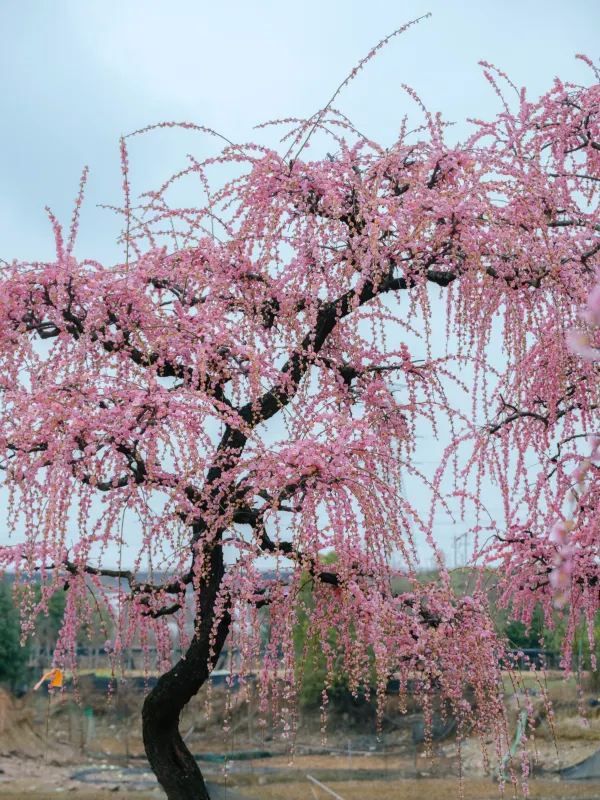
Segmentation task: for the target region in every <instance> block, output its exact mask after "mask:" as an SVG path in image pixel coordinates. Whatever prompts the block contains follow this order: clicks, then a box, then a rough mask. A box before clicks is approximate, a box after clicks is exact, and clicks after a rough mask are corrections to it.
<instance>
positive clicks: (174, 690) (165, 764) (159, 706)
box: [142, 545, 230, 800]
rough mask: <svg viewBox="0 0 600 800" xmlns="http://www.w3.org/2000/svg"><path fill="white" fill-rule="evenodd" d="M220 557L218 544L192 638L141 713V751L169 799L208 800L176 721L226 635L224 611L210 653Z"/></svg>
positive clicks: (207, 672)
mask: <svg viewBox="0 0 600 800" xmlns="http://www.w3.org/2000/svg"><path fill="white" fill-rule="evenodd" d="M223 572H224V566H223V554H222V549H221V547H220V546H219V545H216V546H215V547H214V549H213V552H212V554H211V572H210V574H209V575H208V576H206V578H205V579H204V580H202V581H201V583H200V587H199V591H198V597H199V601H198V610H197V619H196V633H195V635H194V638H193V639H192V641H191V643H190V646H189V648H188V650H187V652H186V654H185V656H183V658H181V659H180V660H179V661H178V662H177V664H176V665H175V666H174V667H173V668H172V669H170V670H169V671H168V672H166V673H165V674H164V675H161V677H160V678H159V679H158V683H157V684H156V686H155V687H154V688H153V689H152V690H151V691H150V692H149V694H148V695H147V696H146V699H145V701H144V707H143V710H142V729H143V736H144V748H145V750H146V755H147V757H148V761H149V762H150V766H151V767H152V770H153V772H154V774H155V775H156V777H157V779H158V782H159V783H160V784H161V786H162V787H163V789H164V790H165V792H166V794H167V798H168V800H209V795H208V792H207V790H206V786H205V783H204V779H203V777H202V773H201V772H200V769H199V767H198V764H197V763H196V760H195V759H194V757H193V755H192V754H191V753H190V751H189V750H188V748H187V747H186V745H185V742H184V741H183V739H182V738H181V734H180V733H179V718H180V716H181V712H182V710H183V709H184V707H185V706H186V705H187V703H188V702H189V701H190V700H191V698H192V697H194V695H195V694H197V692H198V691H199V690H200V688H201V687H202V685H203V684H204V683H205V681H206V680H207V678H208V676H209V675H210V672H211V670H212V669H213V668H214V666H215V663H216V660H217V658H218V656H219V654H220V652H221V650H222V648H223V645H224V643H225V639H226V638H227V633H228V631H229V625H230V616H229V613H228V612H227V611H226V612H225V613H224V615H223V616H222V618H221V619H220V620H219V622H218V625H217V628H216V631H215V632H214V633H215V638H214V642H213V646H212V653H211V642H210V640H211V633H212V632H213V626H214V623H215V612H214V609H215V601H216V600H217V598H218V595H219V589H220V586H221V581H222V578H223Z"/></svg>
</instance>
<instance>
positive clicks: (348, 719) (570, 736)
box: [0, 674, 600, 800]
mask: <svg viewBox="0 0 600 800" xmlns="http://www.w3.org/2000/svg"><path fill="white" fill-rule="evenodd" d="M523 677H524V679H525V680H524V683H525V684H527V690H528V691H529V692H530V695H531V699H532V701H533V702H534V706H535V710H536V720H535V729H534V730H533V731H530V732H529V733H530V737H529V738H530V744H529V762H530V767H531V769H532V771H533V776H532V779H531V781H530V784H529V791H530V794H529V796H530V797H531V798H533V800H571V799H572V800H578V799H580V800H584V799H585V800H592V798H598V797H600V778H599V779H598V781H595V780H594V781H575V782H574V781H569V782H567V781H564V780H561V779H560V775H559V769H561V768H564V767H567V766H570V765H572V764H576V763H578V762H580V761H582V760H583V759H585V758H587V757H588V756H590V755H592V754H593V753H595V752H596V751H598V750H599V749H600V711H599V708H598V707H597V706H596V702H597V701H596V698H595V696H594V695H593V693H592V690H591V689H590V690H589V691H587V692H584V693H583V694H582V693H581V692H578V690H577V687H576V686H575V684H574V682H573V681H564V680H563V678H562V676H560V675H558V674H557V675H549V676H546V678H545V679H544V680H543V681H542V683H540V682H539V681H538V680H537V679H536V678H535V677H534V676H531V675H524V676H523ZM80 689H81V694H80V697H79V703H75V702H74V699H73V697H71V696H69V694H68V693H65V694H62V695H57V696H55V697H53V698H51V699H49V698H48V697H41V696H40V697H38V696H37V695H35V696H32V695H28V696H26V697H25V698H23V699H21V700H15V699H14V698H11V697H10V696H9V695H7V694H2V693H0V800H9V798H14V799H15V800H16V798H23V797H30V798H33V800H46V799H48V798H55V797H57V795H60V794H67V795H68V796H69V797H73V798H76V800H101V798H109V797H114V796H115V794H117V795H118V796H119V797H124V798H136V800H150V799H151V798H161V797H164V794H163V793H162V791H161V790H160V788H159V787H158V786H157V784H156V781H155V779H154V776H153V775H152V774H151V773H150V772H149V770H148V768H147V766H146V764H145V760H144V757H143V747H142V742H141V735H140V730H139V706H140V702H141V694H140V693H139V691H132V690H131V689H127V688H126V687H123V686H121V687H120V688H118V689H117V690H116V691H115V693H114V694H113V696H112V698H111V700H110V702H107V698H106V694H105V692H103V691H99V690H98V689H97V688H94V686H93V685H92V683H91V682H90V684H89V685H88V686H87V687H86V685H85V681H83V682H82V684H81V686H80ZM506 689H507V705H508V710H509V727H510V729H511V731H512V730H514V728H515V724H516V718H517V715H518V708H519V706H520V705H522V702H523V695H522V691H523V686H521V688H520V689H519V690H518V691H515V690H513V689H512V685H511V683H510V681H509V680H508V679H507V685H506ZM543 692H547V693H548V694H549V695H550V697H551V699H552V703H553V707H554V721H553V727H551V726H550V725H549V722H548V718H547V713H546V708H545V702H544V701H543V700H542V699H541V698H542V695H543ZM394 702H395V701H394V699H393V698H390V701H389V708H387V711H386V720H387V721H386V723H385V725H384V730H383V731H382V733H381V735H380V736H379V737H377V736H376V735H375V729H374V725H373V720H372V718H371V716H370V715H371V714H372V709H371V708H369V706H368V704H365V705H363V706H359V707H348V708H345V709H338V711H337V712H336V714H334V715H333V717H332V719H331V720H330V726H329V734H328V738H327V740H325V741H324V740H323V739H322V738H321V735H320V733H319V726H320V721H319V718H318V714H314V713H310V712H305V713H304V714H303V715H302V718H301V721H300V727H299V730H298V733H297V737H296V742H295V747H296V749H295V753H294V755H293V756H292V755H290V753H289V752H287V751H286V749H285V746H284V744H283V742H282V740H281V737H280V736H279V735H278V733H277V730H276V729H274V728H272V727H271V726H270V724H267V725H266V726H265V725H261V721H260V720H259V719H258V717H257V712H256V708H255V706H253V701H252V698H251V697H248V698H245V699H244V698H242V697H240V696H239V695H235V694H234V696H233V702H232V706H233V707H232V708H231V710H230V712H229V726H228V730H227V732H225V730H224V726H223V714H224V708H225V694H224V692H220V691H218V690H216V689H215V690H213V695H212V699H211V709H210V710H211V714H210V717H207V707H206V705H205V702H203V701H202V699H200V700H198V701H197V702H195V703H194V704H192V706H191V707H190V708H189V709H187V710H186V713H185V715H184V717H183V719H182V726H181V727H182V731H184V732H185V735H186V741H187V743H188V745H189V747H190V749H192V752H194V753H195V754H196V755H197V758H198V759H199V761H200V764H201V768H202V771H203V773H204V775H205V776H206V779H207V781H209V782H210V785H211V797H212V798H213V800H243V798H247V800H250V799H253V800H280V798H281V800H306V799H307V798H308V800H329V798H331V797H334V798H335V797H337V798H341V800H359V798H360V800H364V798H365V797H373V798H377V800H392V798H393V800H400V798H401V800H417V798H419V799H420V798H426V800H453V798H459V797H464V798H465V799H466V800H488V798H489V800H492V798H498V797H500V796H501V791H500V785H499V783H498V781H497V774H498V760H497V758H494V755H493V751H494V747H493V742H492V741H491V740H490V741H489V742H488V743H487V744H488V749H489V751H490V755H491V762H490V763H489V764H486V762H485V760H484V758H483V755H482V752H481V747H480V744H479V742H477V741H476V740H475V739H470V738H468V739H467V740H466V741H464V743H463V745H462V748H461V755H460V757H459V756H458V755H457V748H456V742H455V740H454V736H453V734H450V735H444V736H443V737H442V738H441V739H440V740H439V741H436V742H434V743H433V745H432V747H431V749H430V750H428V751H426V749H425V746H424V745H423V744H422V743H420V744H419V741H418V736H417V738H415V731H416V732H417V733H418V731H419V720H420V717H419V714H418V712H417V711H416V710H415V709H409V712H408V714H406V715H400V714H399V713H398V712H397V709H396V708H395V706H394ZM267 723H268V721H267ZM515 769H516V770H517V772H518V773H519V772H520V766H519V765H518V764H517V765H515ZM461 773H462V775H463V783H462V787H461V783H460V777H459V776H460V774H461ZM309 776H310V777H309ZM311 779H312V780H311ZM332 793H333V794H332ZM522 796H523V791H522V787H520V786H517V787H516V788H513V786H511V785H510V784H507V786H506V789H505V793H504V797H507V798H513V797H522Z"/></svg>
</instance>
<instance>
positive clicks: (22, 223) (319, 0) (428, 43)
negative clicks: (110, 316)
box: [0, 0, 600, 554]
mask: <svg viewBox="0 0 600 800" xmlns="http://www.w3.org/2000/svg"><path fill="white" fill-rule="evenodd" d="M427 11H431V12H433V13H432V17H431V18H430V19H427V20H424V21H423V22H422V23H421V24H420V25H419V26H417V27H416V28H412V29H411V30H409V31H408V32H406V33H405V34H403V35H402V36H401V37H399V38H398V39H395V40H394V41H393V42H391V43H390V44H389V45H388V46H387V48H385V49H384V50H383V51H382V52H381V53H380V54H379V55H378V57H377V58H376V59H375V60H374V61H372V62H371V63H370V64H368V65H367V67H366V69H365V70H364V71H363V72H362V73H361V74H360V75H359V76H358V77H357V79H356V80H355V81H354V82H353V83H352V84H351V85H350V86H349V87H348V88H347V89H346V90H345V92H344V93H343V95H342V97H341V98H340V99H339V101H338V102H337V103H336V105H338V106H339V107H340V108H341V109H342V110H343V111H344V112H345V113H346V114H347V115H348V116H349V117H350V118H351V119H352V120H353V121H354V122H355V124H356V125H357V127H358V128H359V129H361V130H363V131H364V132H365V133H368V134H369V135H370V136H372V137H374V138H378V139H379V140H380V141H382V142H383V143H385V144H388V143H391V142H392V141H393V140H394V138H395V135H396V132H397V130H398V127H399V123H400V120H401V118H402V117H403V115H404V114H406V113H408V114H409V116H411V115H412V116H413V118H414V119H415V122H416V123H418V122H419V115H418V109H417V108H416V107H415V105H414V103H413V102H412V101H411V100H410V99H409V98H408V97H407V96H406V94H405V93H404V92H403V90H402V88H401V84H402V83H407V84H410V85H411V86H412V87H413V88H414V89H415V90H416V91H417V92H418V93H419V95H420V96H421V97H422V99H423V101H424V102H425V104H426V105H427V107H428V108H429V109H430V110H431V111H441V112H442V113H443V115H444V117H445V118H446V119H449V120H453V121H456V122H457V126H456V128H455V129H454V131H453V132H452V134H451V135H452V136H458V137H461V136H463V135H464V134H465V132H466V131H467V129H468V128H467V126H466V125H465V123H464V120H465V119H466V118H467V117H469V116H475V117H480V118H481V117H489V116H491V115H493V114H495V113H496V111H497V110H498V108H499V104H498V98H497V97H496V96H495V94H494V93H493V91H492V89H491V88H490V86H489V84H487V82H486V81H485V79H484V78H483V76H482V74H481V70H480V68H479V67H478V66H477V62H478V60H480V59H486V60H488V61H491V62H493V63H495V64H496V65H497V66H499V67H500V68H502V69H504V70H505V71H506V72H508V73H509V75H510V76H511V77H512V79H513V80H514V82H515V83H517V84H518V85H522V84H526V85H527V86H528V87H529V89H530V92H531V94H532V95H533V96H536V95H538V94H539V93H540V92H542V91H544V90H545V89H547V88H548V87H549V85H550V83H551V81H552V79H553V77H554V76H555V75H557V74H558V75H560V76H561V77H563V78H565V79H570V80H573V81H576V82H587V81H589V78H590V74H589V71H588V69H587V68H586V67H585V66H584V65H583V64H582V63H581V62H580V61H576V60H575V59H574V56H575V54H576V53H586V54H587V55H589V56H591V57H592V58H595V59H597V58H598V56H599V55H600V54H599V52H598V50H599V47H598V42H599V41H600V36H599V34H600V0H570V2H567V0H563V1H562V2H558V0H520V2H516V0H502V1H501V2H498V0H496V2H489V1H488V2H486V1H485V0H462V1H459V0H446V2H444V1H443V0H429V2H421V0H403V1H397V2H392V1H391V0H369V2H368V3H365V2H359V0H350V1H349V0H330V1H329V2H328V1H327V0H303V2H300V3H291V2H286V0H278V1H276V0H245V1H244V0H229V2H222V3H215V2H203V0H195V1H194V0H169V1H168V2H167V1H166V0H163V2H159V1H158V0H145V1H144V0H104V2H99V1H97V0H0V97H1V103H2V124H1V125H0V257H1V258H4V259H7V260H10V259H12V258H19V259H44V258H52V256H53V242H52V236H51V230H50V227H49V225H48V223H47V220H46V217H45V213H44V206H45V205H46V204H48V205H50V206H51V207H52V208H53V210H54V211H55V212H56V213H57V214H58V216H59V217H60V218H62V219H63V220H64V221H65V222H67V221H68V219H69V217H70V213H71V209H72V203H73V198H74V196H75V193H76V190H77V185H78V181H79V175H80V173H81V169H82V167H83V165H84V164H88V165H89V166H90V168H91V176H90V181H89V188H88V193H87V201H86V205H85V207H84V211H83V214H82V226H81V231H80V237H79V242H78V246H77V248H76V253H77V255H79V256H80V257H91V258H98V259H101V260H103V259H104V260H109V261H110V260H113V259H119V258H120V251H119V248H117V246H116V244H115V239H116V236H117V234H118V231H119V225H118V222H117V220H116V219H115V218H114V217H113V216H111V215H110V214H109V213H108V212H106V211H102V210H101V209H99V208H98V207H97V204H99V203H108V204H110V203H118V202H119V199H120V183H121V179H120V175H119V155H118V138H119V136H120V135H121V134H122V133H127V132H130V131H132V130H134V129H136V128H139V127H142V126H145V125H146V124H148V123H153V122H158V121H161V120H187V121H192V122H196V123H200V124H204V125H207V126H210V127H212V128H215V129H217V130H219V131H221V132H222V133H224V134H225V135H226V136H228V137H229V138H231V139H234V140H236V141H247V140H249V139H252V138H257V139H259V140H260V141H263V142H266V143H270V144H272V143H273V142H274V141H275V140H274V134H273V133H272V132H269V131H258V132H255V131H253V130H252V126H253V125H255V124H256V123H259V122H262V121H265V120H269V119H273V118H278V117H286V116H308V115H310V114H311V113H313V112H314V111H315V110H317V109H318V108H320V107H322V106H323V105H324V104H325V103H326V102H327V100H328V99H329V97H330V96H331V94H332V92H333V90H334V89H335V88H336V86H337V85H338V84H339V83H340V81H341V80H342V79H343V78H344V76H345V75H346V74H347V73H348V72H349V71H350V70H351V69H352V67H353V66H354V65H355V64H356V63H357V62H358V60H359V59H360V58H361V57H362V56H363V55H365V54H366V53H367V52H368V51H369V49H370V48H371V47H372V46H373V45H374V44H375V43H376V42H377V41H378V40H379V39H380V38H382V37H383V36H385V35H386V34H387V33H389V32H391V31H392V30H394V29H395V28H397V27H399V26H400V25H402V24H403V23H404V22H407V21H408V20H410V19H412V18H414V17H417V16H419V15H421V14H423V13H425V12H427ZM213 150H214V145H213V144H212V143H211V142H210V141H209V140H208V139H207V138H206V137H201V136H199V135H198V134H190V133H177V132H172V131H171V132H166V133H155V134H152V135H151V136H148V137H147V138H146V139H144V140H135V141H134V142H133V143H132V148H131V154H130V155H131V163H132V176H133V190H134V193H136V192H141V191H143V190H146V189H148V188H152V187H155V186H156V185H158V184H160V182H161V181H162V180H163V179H164V178H165V177H167V176H168V175H169V174H170V173H171V172H172V171H174V170H176V169H177V168H178V167H180V166H182V165H183V164H184V163H185V156H186V153H188V152H192V153H193V154H194V155H196V156H197V157H202V156H205V155H207V154H208V153H209V152H212V151H213ZM429 445H430V446H431V447H433V443H432V442H430V443H429ZM421 449H422V450H423V459H424V460H425V461H428V460H429V457H430V456H429V454H428V443H427V442H424V443H423V447H422V448H421ZM438 453H439V446H435V451H434V452H433V453H432V457H433V458H435V457H437V455H438ZM429 463H431V462H429ZM423 468H424V470H425V471H429V469H428V467H427V466H425V464H424V465H423ZM446 530H448V533H447V534H446V537H445V538H446V541H445V549H446V550H447V552H448V553H449V554H450V553H451V539H450V538H449V537H450V532H451V531H450V530H449V529H446ZM452 530H454V529H453V528H452Z"/></svg>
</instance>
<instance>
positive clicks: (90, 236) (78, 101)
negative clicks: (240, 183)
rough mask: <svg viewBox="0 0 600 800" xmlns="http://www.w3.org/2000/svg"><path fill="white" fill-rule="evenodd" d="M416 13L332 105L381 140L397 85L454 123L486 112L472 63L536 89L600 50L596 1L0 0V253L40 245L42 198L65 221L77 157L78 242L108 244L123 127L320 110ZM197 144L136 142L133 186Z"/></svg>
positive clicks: (406, 108)
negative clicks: (83, 196)
mask: <svg viewBox="0 0 600 800" xmlns="http://www.w3.org/2000/svg"><path fill="white" fill-rule="evenodd" d="M426 11H431V12H433V13H432V17H431V18H430V19H428V20H425V21H423V22H422V23H421V24H420V25H419V26H417V27H416V28H413V29H411V30H410V31H408V32H407V33H405V34H404V35H402V36H401V37H400V38H398V39H396V40H394V41H393V42H392V43H391V44H390V45H389V46H388V47H387V48H386V49H385V50H384V51H383V52H381V53H380V54H379V56H378V57H377V59H376V60H375V61H373V62H371V63H370V64H369V65H368V67H367V68H366V69H365V71H364V72H363V73H361V74H360V75H359V76H358V78H357V79H356V80H355V81H354V82H353V83H352V84H351V85H350V87H348V89H347V90H346V91H345V92H344V94H343V96H342V98H341V99H340V102H339V105H340V107H341V108H342V110H344V111H345V112H346V113H347V114H348V115H349V116H350V117H351V118H352V119H353V120H354V122H355V123H356V124H357V126H358V127H359V128H361V129H363V130H365V131H366V132H368V133H369V134H370V135H372V136H374V137H378V138H379V139H380V140H382V141H384V142H390V141H392V140H393V138H394V136H395V133H396V131H397V128H398V125H399V121H400V119H401V117H402V115H403V114H404V113H407V112H408V113H409V114H414V115H415V119H418V117H417V113H416V112H417V110H416V109H415V107H414V105H413V104H412V103H411V102H410V101H409V99H408V98H407V97H406V95H405V94H404V93H403V91H402V89H401V86H400V85H401V83H408V84H410V85H411V86H413V87H414V88H415V89H416V90H417V92H418V93H419V94H420V95H421V96H422V98H423V100H424V101H425V103H426V104H427V106H428V107H429V108H430V109H431V110H433V111H437V110H440V111H442V112H443V113H444V115H445V116H446V117H447V118H448V119H452V120H455V121H457V122H458V123H459V126H457V133H458V134H461V133H463V132H464V131H465V126H464V125H463V124H460V123H462V121H463V120H464V119H465V118H466V117H468V116H480V117H481V116H486V115H490V114H493V113H494V112H495V111H496V110H497V108H498V103H497V98H496V97H495V95H494V94H493V92H492V91H491V89H490V87H489V85H488V84H487V83H486V81H485V80H484V79H483V77H482V75H481V71H480V69H479V68H478V67H477V61H478V60H479V59H482V58H484V59H487V60H488V61H492V62H494V63H496V64H497V65H498V66H500V67H501V68H503V69H505V70H506V71H507V72H508V73H509V74H510V75H511V77H512V78H513V80H514V81H515V83H517V84H519V85H520V84H522V83H526V84H527V85H528V86H529V87H531V90H532V93H539V92H540V91H542V90H544V89H545V88H546V87H547V86H548V85H549V83H550V81H551V80H552V78H553V76H554V75H556V74H560V75H561V76H564V77H567V78H571V79H573V80H580V81H582V82H583V81H587V80H588V77H589V76H588V74H587V73H586V69H585V67H584V66H583V65H582V64H581V62H577V61H575V60H574V58H573V56H574V54H575V53H577V52H585V53H587V54H588V55H590V56H592V57H594V58H595V57H597V56H598V55H599V53H598V49H599V48H598V42H599V41H600V36H599V34H600V2H599V0H569V2H566V0H562V2H559V1H558V0H519V1H516V0H502V2H498V1H496V2H489V0H488V1H487V2H486V0H446V1H444V0H427V2H421V0H400V1H398V0H397V1H396V2H393V1H392V0H369V2H368V3H365V2H360V0H329V1H328V0H303V1H302V2H295V3H292V2H287V1H286V0H228V1H227V2H221V3H216V2H206V1H205V0H168V2H167V0H162V1H159V0H103V2H99V1H98V0H83V2H82V0H0V97H1V98H2V100H1V103H2V124H1V125H0V257H2V258H5V259H11V258H13V257H17V258H44V257H51V255H52V240H51V236H50V231H49V226H48V225H47V223H46V219H45V215H44V210H43V209H44V206H45V205H46V204H49V205H50V206H52V208H53V209H54V210H55V211H56V212H57V213H58V214H59V215H61V216H63V217H64V218H65V219H66V218H67V216H68V215H69V214H70V210H71V204H72V199H73V197H74V195H75V191H76V186H77V182H78V179H79V174H80V171H81V168H82V166H83V165H84V164H89V166H90V167H91V178H90V183H89V191H88V202H87V205H86V207H85V209H84V214H83V220H82V223H83V224H82V230H81V236H80V241H79V247H78V252H79V254H80V255H82V256H83V255H85V256H90V257H98V258H107V259H111V258H115V257H118V255H117V251H116V250H115V246H114V239H115V236H116V233H117V225H116V222H115V220H114V218H112V217H111V216H110V215H109V214H108V213H107V212H103V211H100V210H99V209H97V208H96V204H98V203H110V202H116V201H118V199H119V187H120V180H119V174H118V169H119V164H118V137H119V135H120V134H121V133H126V132H129V131H131V130H134V129H136V128H138V127H140V126H143V125H145V124H147V123H150V122H156V121H159V120H170V119H176V120H184V119H185V120H190V121H194V122H199V123H202V124H205V125H209V126H211V127H214V128H216V129H218V130H220V131H222V132H223V133H225V134H226V135H227V136H229V137H230V138H232V139H235V140H237V141H246V140H248V139H249V138H251V137H254V136H256V135H257V134H256V133H254V132H253V131H252V126H253V125H254V124H256V123H258V122H261V121H265V120H268V119H272V118H275V117H283V116H289V115H298V116H300V115H309V114H311V113H312V112H313V111H315V110H316V109H317V108H320V107H321V106H322V105H323V104H324V103H325V102H326V101H327V99H328V98H329V97H330V95H331V93H332V91H333V89H335V87H336V86H337V85H338V83H339V82H340V80H341V79H342V78H343V77H344V75H346V74H347V73H348V72H349V70H350V69H351V68H352V66H353V65H354V64H355V63H356V62H357V61H358V60H359V59H360V58H361V57H362V56H363V55H364V54H365V53H366V52H368V50H369V49H370V47H371V46H372V45H373V44H374V43H375V42H377V41H378V39H380V38H381V37H383V36H384V35H385V34H387V33H389V32H390V31H392V30H394V29H395V28H396V27H398V26H399V25H401V24H402V23H404V22H406V21H408V20H409V19H412V18H414V17H416V16H419V15H420V14H423V13H424V12H426ZM258 134H261V132H258ZM263 137H264V138H265V139H266V138H267V136H266V135H265V134H264V132H263ZM271 141H273V139H272V138H271ZM210 146H211V145H210V142H208V141H207V140H206V139H205V138H204V139H203V138H200V137H199V136H197V135H190V134H188V135H183V136H181V135H180V136H178V135H177V134H173V133H166V134H164V135H163V134H160V135H159V134H155V135H153V136H152V137H149V138H148V139H147V140H146V141H145V142H141V141H140V140H138V141H136V143H135V144H134V146H133V149H132V154H131V156H132V163H133V177H134V190H136V189H137V190H139V191H142V190H144V189H146V188H149V187H151V186H154V185H155V184H156V183H157V182H159V181H160V180H161V179H162V178H163V177H165V175H166V174H168V172H169V171H170V168H171V166H173V167H176V166H177V165H179V164H181V163H183V160H184V158H185V154H186V153H187V152H190V151H192V152H194V154H195V155H198V156H201V155H204V154H205V153H206V152H207V149H208V148H209V147H210Z"/></svg>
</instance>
